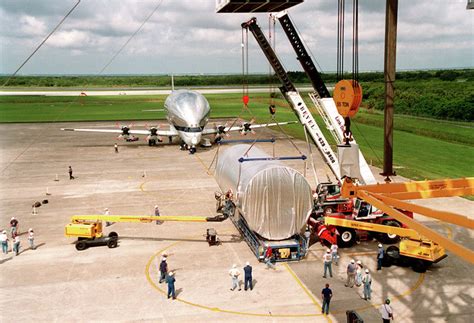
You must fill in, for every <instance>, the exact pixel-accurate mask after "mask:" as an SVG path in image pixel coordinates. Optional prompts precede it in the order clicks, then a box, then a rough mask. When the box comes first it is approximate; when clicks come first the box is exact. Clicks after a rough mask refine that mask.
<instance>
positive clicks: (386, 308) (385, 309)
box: [380, 298, 393, 323]
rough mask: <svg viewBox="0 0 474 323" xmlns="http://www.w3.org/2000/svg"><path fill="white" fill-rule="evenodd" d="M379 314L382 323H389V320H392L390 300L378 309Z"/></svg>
mask: <svg viewBox="0 0 474 323" xmlns="http://www.w3.org/2000/svg"><path fill="white" fill-rule="evenodd" d="M380 312H381V313H382V320H383V322H384V323H390V319H392V320H393V310H392V307H391V306H390V300H389V299H388V298H387V299H386V300H385V303H384V304H383V305H382V307H381V308H380Z"/></svg>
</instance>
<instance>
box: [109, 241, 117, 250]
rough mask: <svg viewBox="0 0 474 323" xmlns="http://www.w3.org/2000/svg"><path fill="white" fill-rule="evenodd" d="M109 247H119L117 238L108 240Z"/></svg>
mask: <svg viewBox="0 0 474 323" xmlns="http://www.w3.org/2000/svg"><path fill="white" fill-rule="evenodd" d="M107 247H109V248H116V247H117V239H110V240H109V241H107Z"/></svg>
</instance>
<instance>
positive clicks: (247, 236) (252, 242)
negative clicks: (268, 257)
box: [230, 210, 308, 262]
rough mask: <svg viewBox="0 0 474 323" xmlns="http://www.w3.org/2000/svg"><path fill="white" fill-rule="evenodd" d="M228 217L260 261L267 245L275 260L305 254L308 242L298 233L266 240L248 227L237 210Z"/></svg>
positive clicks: (299, 256) (298, 256)
mask: <svg viewBox="0 0 474 323" xmlns="http://www.w3.org/2000/svg"><path fill="white" fill-rule="evenodd" d="M230 219H231V221H232V222H233V223H234V225H235V227H236V228H237V229H238V230H239V231H240V233H241V234H242V237H243V239H244V240H245V241H246V242H247V244H248V245H249V247H250V250H252V252H253V253H254V254H255V256H256V257H257V259H258V261H260V262H262V261H264V259H265V252H266V250H267V248H268V247H270V248H271V249H272V254H273V255H274V261H276V262H286V261H298V260H301V259H303V258H304V257H305V256H306V252H307V250H308V243H307V241H306V239H305V238H304V237H303V236H302V235H300V234H295V235H294V236H293V237H291V238H288V239H285V240H278V241H273V240H267V239H264V238H262V237H260V236H259V235H258V234H256V233H255V232H254V231H252V230H251V229H250V228H249V226H248V224H247V222H246V221H245V218H244V217H243V216H241V215H240V213H239V211H238V210H236V211H235V215H234V216H231V217H230Z"/></svg>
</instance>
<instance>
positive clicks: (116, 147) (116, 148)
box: [114, 143, 118, 153]
mask: <svg viewBox="0 0 474 323" xmlns="http://www.w3.org/2000/svg"><path fill="white" fill-rule="evenodd" d="M114 149H115V153H118V146H117V143H115V145H114Z"/></svg>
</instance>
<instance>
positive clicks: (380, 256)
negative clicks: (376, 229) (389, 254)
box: [377, 243, 384, 270]
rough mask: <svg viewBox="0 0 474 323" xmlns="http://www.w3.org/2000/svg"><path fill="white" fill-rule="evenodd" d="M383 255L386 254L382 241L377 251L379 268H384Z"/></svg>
mask: <svg viewBox="0 0 474 323" xmlns="http://www.w3.org/2000/svg"><path fill="white" fill-rule="evenodd" d="M383 256H384V251H383V246H382V244H381V243H379V251H378V253H377V270H382V261H383Z"/></svg>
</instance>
